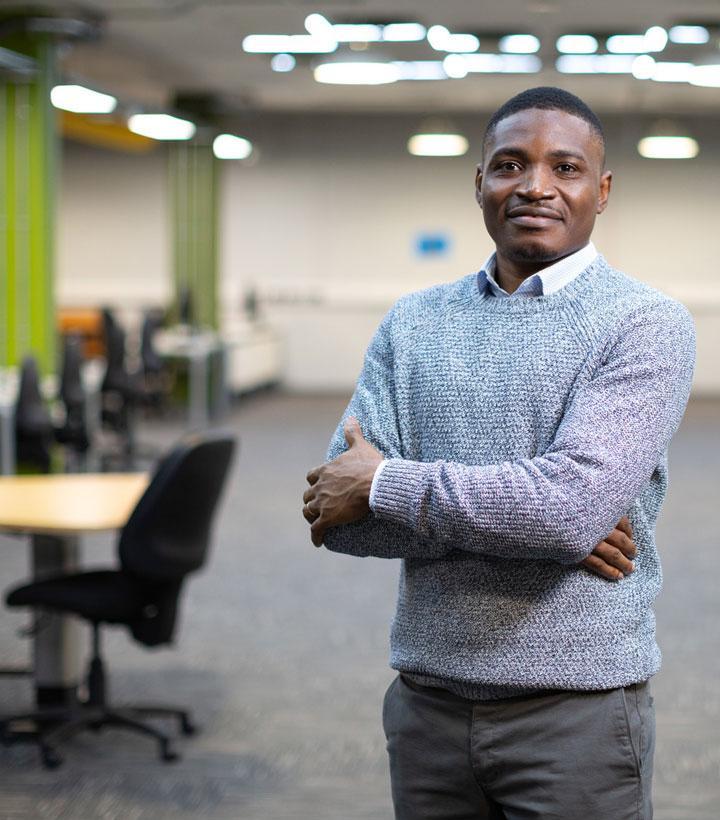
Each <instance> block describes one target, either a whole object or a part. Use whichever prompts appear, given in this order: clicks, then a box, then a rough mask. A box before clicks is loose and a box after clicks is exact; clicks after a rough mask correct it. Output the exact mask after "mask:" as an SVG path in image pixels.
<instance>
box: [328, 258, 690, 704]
mask: <svg viewBox="0 0 720 820" xmlns="http://www.w3.org/2000/svg"><path fill="white" fill-rule="evenodd" d="M693 363H694V328H693V323H692V319H691V317H690V315H689V313H688V312H687V310H686V309H685V308H684V307H683V306H682V305H680V304H679V303H677V302H675V301H673V300H672V299H670V298H668V297H667V296H664V295H663V294H661V293H659V292H658V291H656V290H653V289H652V288H650V287H648V286H646V285H644V284H642V283H640V282H638V281H636V280H634V279H631V278H629V277H628V276H626V275H624V274H622V273H620V272H618V271H616V270H613V269H612V268H611V267H610V266H609V265H608V264H607V262H606V261H605V260H604V259H603V258H602V257H601V256H599V257H598V258H597V259H596V260H595V261H594V262H593V263H592V265H590V267H588V268H587V269H586V270H585V271H584V272H583V273H582V274H581V275H580V276H578V277H577V278H576V279H574V280H573V281H572V282H571V283H569V284H568V285H566V286H565V287H564V288H562V289H561V290H560V291H558V292H556V293H552V294H550V295H546V296H538V297H530V298H524V299H498V298H494V297H492V296H491V295H488V294H487V293H482V292H481V291H480V290H479V288H478V287H477V280H476V276H475V275H471V276H467V277H465V278H464V279H461V280H460V281H458V282H456V283H454V284H451V285H440V286H437V287H433V288H430V289H428V290H424V291H421V292H419V293H414V294H411V295H410V296H407V297H404V298H402V299H400V300H399V301H398V302H397V304H396V305H395V306H394V307H393V309H392V310H391V311H390V312H389V313H388V315H387V316H386V317H385V319H384V320H383V322H382V324H381V325H380V328H379V329H378V331H377V333H376V335H375V337H374V338H373V340H372V342H371V344H370V346H369V348H368V351H367V354H366V358H365V364H364V367H363V370H362V373H361V375H360V378H359V381H358V384H357V389H356V391H355V393H354V395H353V398H352V400H351V402H350V405H349V406H348V409H347V411H346V414H345V416H344V418H345V417H346V416H347V415H355V416H357V417H358V419H359V421H360V423H361V426H362V429H363V432H364V433H365V435H366V437H367V438H368V440H369V441H371V442H372V443H373V444H374V445H375V446H376V447H377V448H378V449H379V450H381V451H382V453H383V454H384V455H385V456H386V458H389V459H390V460H389V461H388V463H387V464H386V465H385V468H384V470H383V471H382V474H381V475H380V478H379V480H378V482H377V486H376V491H375V496H374V501H373V506H374V511H373V512H372V513H371V514H370V515H369V516H368V517H367V518H365V519H364V520H362V521H358V522H355V523H353V524H348V525H344V526H341V527H336V528H334V529H332V530H329V531H328V533H327V534H326V539H325V544H326V546H327V547H328V549H330V550H334V551H337V552H342V553H347V554H350V555H356V556H377V557H381V558H402V559H404V561H403V566H402V572H401V576H400V586H399V596H398V605H397V613H396V616H395V619H394V622H393V626H392V636H391V665H392V666H393V667H394V668H395V669H398V670H400V671H403V672H405V673H409V674H414V675H416V676H419V677H420V679H422V680H425V681H427V682H428V683H431V684H436V685H443V686H446V687H448V688H450V689H452V690H453V691H456V692H458V693H459V694H463V695H466V696H467V697H473V698H481V697H489V698H492V697H499V696H503V695H506V694H514V693H520V692H527V691H532V690H536V689H548V688H550V689H575V690H591V689H606V688H611V687H616V686H623V685H627V684H630V683H633V682H637V681H641V680H645V679H647V678H648V677H650V676H651V675H652V674H653V673H655V672H656V671H657V669H658V667H659V664H660V652H659V649H658V647H657V644H656V642H655V619H654V615H653V611H652V603H653V599H654V598H655V596H656V595H657V593H658V591H659V590H660V586H661V581H662V575H661V569H660V562H659V559H658V554H657V551H656V547H655V522H656V519H657V516H658V512H659V510H660V507H661V504H662V501H663V498H664V495H665V490H666V485H667V459H666V451H667V446H668V443H669V441H670V439H671V437H672V435H673V433H674V432H675V430H676V429H677V427H678V424H679V423H680V420H681V418H682V414H683V411H684V408H685V405H686V402H687V398H688V394H689V390H690V382H691V379H692V370H693ZM344 448H345V444H344V440H343V436H342V423H341V424H340V425H339V427H338V430H337V431H336V434H335V436H334V438H333V440H332V442H331V444H330V449H329V452H328V459H332V458H334V457H336V456H337V455H338V454H339V453H340V452H342V450H343V449H344ZM623 514H628V515H629V517H630V520H631V522H632V526H633V530H634V539H635V542H636V544H637V547H638V556H637V559H636V570H635V572H634V573H632V574H631V575H630V576H628V577H626V578H625V579H623V580H622V581H619V582H611V581H607V580H605V579H603V578H600V577H598V576H596V575H593V574H591V573H590V572H588V571H587V570H585V569H584V568H582V567H580V566H578V562H579V561H581V560H582V559H583V558H585V557H586V556H587V555H589V554H590V552H592V550H593V548H594V547H595V545H596V544H597V543H598V542H599V541H601V540H602V539H603V538H605V536H607V535H608V533H609V532H610V531H611V530H612V529H613V527H614V525H615V524H616V522H617V521H618V520H619V518H620V517H621V516H622V515H623Z"/></svg>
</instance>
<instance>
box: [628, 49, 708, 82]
mask: <svg viewBox="0 0 720 820" xmlns="http://www.w3.org/2000/svg"><path fill="white" fill-rule="evenodd" d="M693 68H694V66H693V64H692V63H680V62H672V63H671V62H657V61H656V60H654V59H653V58H652V57H651V56H650V55H649V54H641V55H640V56H639V57H636V58H635V60H634V61H633V66H632V73H633V77H635V78H636V79H638V80H654V81H655V82H657V83H686V82H688V80H689V79H690V75H691V73H692V71H693Z"/></svg>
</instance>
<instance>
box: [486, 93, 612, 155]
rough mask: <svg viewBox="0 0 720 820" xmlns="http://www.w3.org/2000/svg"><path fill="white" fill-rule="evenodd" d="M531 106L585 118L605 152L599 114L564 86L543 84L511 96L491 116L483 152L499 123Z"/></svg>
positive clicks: (603, 134)
mask: <svg viewBox="0 0 720 820" xmlns="http://www.w3.org/2000/svg"><path fill="white" fill-rule="evenodd" d="M529 108H542V109H545V110H546V111H566V112H567V113H568V114H572V115H573V116H575V117H579V118H580V119H581V120H585V122H586V123H587V124H588V125H589V126H590V128H591V129H592V130H593V132H594V133H595V134H596V136H597V138H598V139H599V140H600V144H601V145H602V148H603V154H604V153H605V133H604V131H603V127H602V124H601V122H600V120H599V119H598V116H597V114H596V113H595V112H594V111H593V110H592V109H591V108H590V106H588V105H586V104H585V103H584V102H583V101H582V100H581V99H580V97H576V96H575V95H574V94H571V93H570V92H569V91H565V90H564V89H562V88H554V87H553V86H550V85H541V86H538V87H537V88H528V89H526V90H525V91H521V92H520V93H519V94H516V95H515V96H514V97H511V98H510V99H509V100H508V101H507V102H506V103H503V104H502V105H501V106H500V108H498V110H497V111H496V112H495V113H494V114H493V115H492V117H490V121H489V122H488V124H487V126H486V128H485V136H484V137H483V154H485V148H486V147H487V142H488V140H489V139H490V137H492V135H493V134H494V133H495V129H496V128H497V125H498V123H499V122H501V120H504V119H506V118H507V117H509V116H511V115H512V114H517V113H518V112H519V111H526V110H527V109H529Z"/></svg>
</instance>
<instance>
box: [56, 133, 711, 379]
mask: <svg viewBox="0 0 720 820" xmlns="http://www.w3.org/2000/svg"><path fill="white" fill-rule="evenodd" d="M457 123H458V125H459V127H461V128H462V130H463V131H464V132H465V133H467V134H468V136H469V137H470V138H471V144H473V147H474V149H475V155H474V156H471V155H468V156H466V157H463V158H458V159H449V160H448V159H420V158H415V157H410V156H409V155H408V154H407V153H406V151H405V142H406V140H407V137H408V136H409V135H410V134H411V133H412V131H413V129H414V127H415V126H416V125H417V121H414V120H408V119H402V118H387V117H386V118H370V119H363V118H360V117H328V118H324V119H323V120H319V119H317V118H315V119H313V118H311V117H307V118H303V117H294V118H281V117H274V118H271V117H264V118H258V119H256V120H254V121H250V122H248V123H245V124H244V125H240V126H239V129H242V130H239V133H245V134H247V135H248V136H250V137H251V138H253V139H254V140H255V142H256V144H257V145H258V146H259V148H260V156H259V157H258V159H257V162H256V163H255V164H250V165H247V164H238V163H228V164H226V165H225V166H224V167H223V188H222V214H223V222H222V239H221V266H222V276H223V283H222V294H223V299H222V310H223V315H224V317H225V319H226V320H231V319H232V317H233V316H234V315H236V314H237V312H238V309H239V306H240V304H241V300H242V294H243V291H244V290H245V289H246V288H248V287H255V288H257V289H258V291H259V292H260V294H261V295H262V296H263V297H264V301H263V315H264V316H265V318H266V319H267V321H269V322H270V323H272V324H273V325H274V326H276V327H278V328H279V329H280V330H281V331H282V333H283V335H284V337H285V355H284V377H285V381H286V383H287V384H288V385H289V386H290V387H292V388H296V389H305V390H310V389H311V390H348V389H349V388H350V387H351V386H352V384H353V382H354V379H355V377H356V375H357V372H358V370H359V367H360V364H361V360H362V353H363V350H364V348H365V345H366V344H367V342H368V340H369V337H370V335H371V334H372V331H373V329H374V328H375V326H376V325H377V323H378V322H379V321H380V318H381V317H382V315H383V313H384V312H385V311H386V310H387V308H388V307H389V306H390V304H391V303H392V301H393V300H394V299H395V298H397V296H399V295H400V294H401V293H404V292H407V291H409V290H413V289H416V288H419V287H424V286H427V285H430V284H433V283H435V282H440V281H452V280H453V279H456V278H458V277H460V276H463V275H465V274H466V273H468V272H470V271H473V270H476V269H477V268H478V267H479V265H480V264H481V263H482V261H483V259H484V258H485V256H486V255H487V254H488V253H489V252H490V250H491V249H492V244H491V242H490V240H489V237H488V236H487V235H486V233H485V230H484V227H483V224H482V217H481V213H480V211H479V209H478V207H477V205H476V204H475V202H474V198H473V175H474V161H475V156H477V154H478V151H477V146H478V145H479V141H480V137H481V134H482V124H483V123H482V121H481V120H479V119H476V120H471V119H466V118H459V119H458V121H457ZM690 125H691V127H692V129H693V131H694V133H695V134H696V135H697V136H698V137H699V139H700V142H701V145H702V153H701V155H700V156H699V157H698V159H696V160H694V161H692V162H680V161H675V162H667V161H665V162H660V161H650V160H643V159H641V158H640V157H638V156H637V154H636V152H635V147H634V146H635V144H636V142H637V139H638V138H639V136H640V135H641V134H642V132H643V128H644V127H645V126H646V124H645V123H643V122H639V121H625V122H620V121H610V122H609V123H608V136H609V145H610V151H609V165H610V167H611V168H612V169H613V170H614V172H615V184H614V190H613V194H612V198H611V203H610V206H609V208H608V210H607V212H606V213H605V214H604V215H603V216H602V217H600V219H599V221H598V224H597V228H596V232H595V236H594V239H595V242H596V244H597V245H598V247H599V248H600V249H601V250H602V252H603V253H604V254H605V256H606V257H607V258H608V260H609V261H610V263H611V264H613V265H615V266H616V267H618V268H621V269H623V270H625V271H627V272H628V273H630V274H631V275H633V276H636V277H638V278H640V279H642V280H644V281H646V282H648V283H650V284H652V285H654V286H656V287H659V288H661V289H663V290H665V291H667V292H669V293H671V294H672V295H674V296H676V297H677V298H679V299H681V300H682V301H684V302H685V303H686V304H687V305H688V307H690V308H691V310H692V311H693V313H694V315H695V317H696V320H697V323H698V334H699V356H698V372H697V378H696V390H697V392H717V393H720V366H718V364H716V361H715V358H716V357H715V351H716V350H717V349H718V344H719V343H720V283H719V277H718V273H720V265H719V263H718V258H719V257H720V248H719V247H718V242H717V239H716V231H717V228H716V223H717V216H716V214H717V204H716V192H717V190H718V188H719V187H720V164H719V162H720V122H719V121H718V120H704V121H703V120H698V121H696V122H693V123H691V124H690ZM85 153H86V152H85V151H84V150H83V149H77V150H73V151H69V152H68V155H67V157H66V163H65V173H64V183H63V188H62V197H61V214H62V213H63V210H65V213H64V215H63V217H62V219H61V243H60V244H61V255H60V282H61V284H60V293H61V299H62V300H63V301H65V302H68V301H70V300H71V299H77V298H79V297H80V296H85V297H89V298H91V299H95V300H96V301H107V300H108V294H111V295H115V296H116V297H117V299H119V300H122V299H124V300H126V301H127V300H133V301H134V302H136V303H137V302H138V301H142V300H143V299H144V300H145V301H146V302H157V301H162V300H164V299H165V298H166V297H167V295H168V294H169V289H170V274H169V257H168V253H167V248H168V247H169V242H168V237H167V230H168V220H167V219H166V215H165V208H166V202H165V164H164V157H163V156H162V154H159V153H158V154H154V155H152V156H147V157H126V156H117V155H112V154H108V153H105V152H102V153H101V152H87V153H92V154H93V156H92V160H91V161H90V162H86V161H85V159H84V155H85ZM105 160H106V161H105ZM422 230H427V231H441V232H444V233H447V234H448V235H449V236H450V238H451V240H452V246H451V252H450V253H449V254H448V255H447V256H446V257H444V258H442V259H436V260H428V259H421V258H418V257H417V256H416V255H415V252H414V240H415V237H416V235H417V233H418V232H419V231H422ZM103 258H105V259H106V260H107V262H106V263H105V264H104V265H103V269H102V273H101V274H98V273H96V272H95V271H96V269H97V262H98V260H102V259H103ZM88 277H89V278H88ZM93 277H94V278H93ZM90 279H92V281H93V284H92V286H91V287H89V286H87V282H88V281H89V280H90ZM83 281H84V282H85V284H83ZM122 282H124V283H125V284H119V283H122ZM101 291H102V293H101Z"/></svg>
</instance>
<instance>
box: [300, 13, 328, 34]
mask: <svg viewBox="0 0 720 820" xmlns="http://www.w3.org/2000/svg"><path fill="white" fill-rule="evenodd" d="M305 31H307V33H308V34H314V35H315V36H316V37H323V36H324V37H330V36H331V31H332V23H331V22H330V21H329V20H328V19H327V18H326V17H323V15H322V14H308V16H307V17H306V18H305Z"/></svg>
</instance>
